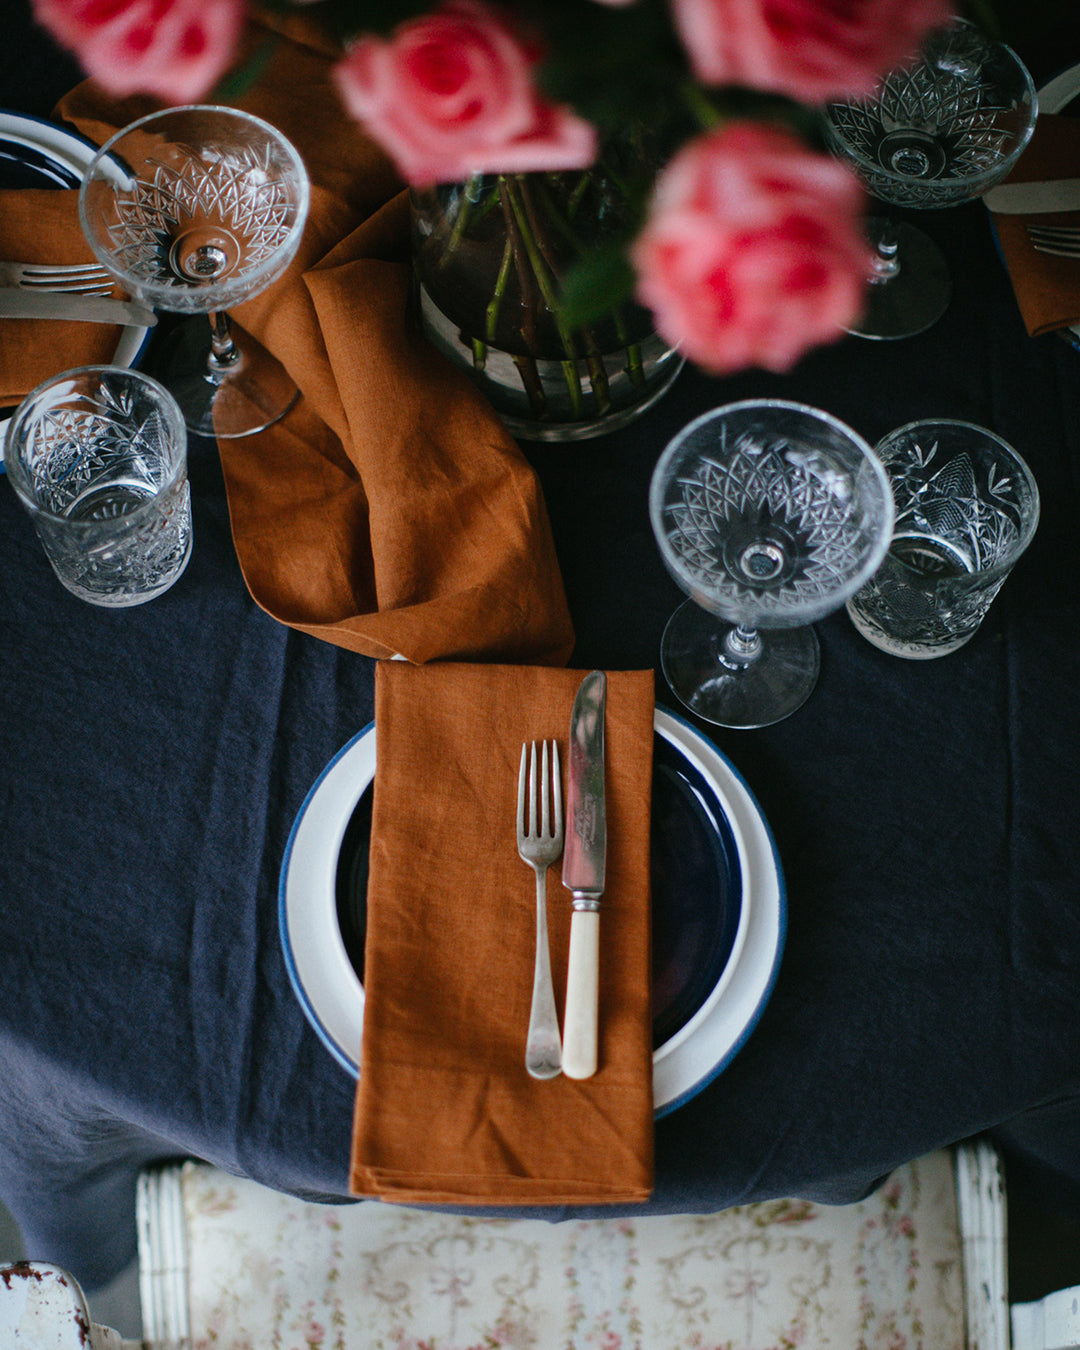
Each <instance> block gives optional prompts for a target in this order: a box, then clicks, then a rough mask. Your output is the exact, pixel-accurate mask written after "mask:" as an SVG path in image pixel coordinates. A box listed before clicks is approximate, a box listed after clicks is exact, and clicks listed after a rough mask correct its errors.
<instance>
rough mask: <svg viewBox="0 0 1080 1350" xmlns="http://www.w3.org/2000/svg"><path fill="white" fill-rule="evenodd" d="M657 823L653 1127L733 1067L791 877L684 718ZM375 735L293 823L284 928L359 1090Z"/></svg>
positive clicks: (743, 796)
mask: <svg viewBox="0 0 1080 1350" xmlns="http://www.w3.org/2000/svg"><path fill="white" fill-rule="evenodd" d="M655 737H656V740H655V747H654V766H653V822H652V838H651V848H652V905H653V1043H654V1052H653V1096H654V1101H655V1106H656V1114H657V1115H658V1116H662V1115H666V1114H667V1113H668V1112H670V1111H673V1110H675V1108H676V1107H678V1106H680V1105H682V1103H684V1102H685V1101H688V1100H689V1099H690V1098H691V1097H693V1096H694V1095H695V1094H696V1093H698V1092H700V1091H701V1089H702V1088H703V1087H704V1086H705V1085H706V1084H707V1083H708V1082H710V1081H711V1080H712V1079H713V1078H715V1077H716V1075H717V1074H718V1073H720V1072H721V1071H722V1070H723V1069H724V1068H725V1067H726V1065H727V1064H729V1063H730V1062H731V1060H732V1059H733V1058H734V1056H735V1055H736V1054H737V1053H738V1051H739V1050H740V1049H741V1047H742V1046H743V1045H744V1044H745V1042H746V1040H747V1038H748V1037H749V1035H750V1033H751V1032H752V1031H753V1029H754V1027H755V1026H756V1025H757V1022H758V1019H759V1017H760V1016H761V1013H762V1010H763V1009H764V1007H765V1004H766V1003H767V1001H768V998H769V995H770V993H771V992H772V987H773V983H774V981H775V979H776V973H777V969H778V967H779V964H780V955H781V951H782V949H783V942H784V930H785V897H784V883H783V876H782V872H781V869H780V862H779V859H778V857H777V853H776V848H775V845H774V842H773V838H772V834H771V832H770V830H769V827H768V824H767V822H766V821H765V818H764V816H763V815H762V813H761V810H760V808H759V807H758V805H757V803H756V801H755V800H754V798H753V796H752V795H751V793H750V790H749V789H748V787H747V786H746V784H745V782H744V781H743V779H742V778H741V777H740V775H739V774H738V773H737V772H736V770H735V769H734V768H733V767H732V765H731V763H730V762H729V761H728V760H727V758H726V757H725V756H724V755H722V754H721V752H720V751H719V750H718V749H717V748H716V746H714V745H713V744H712V743H711V742H710V741H709V740H707V739H706V738H705V737H704V736H702V735H701V733H700V732H698V731H697V730H696V729H695V728H694V727H692V726H691V725H690V724H689V723H688V722H686V721H684V720H683V719H682V718H680V717H678V716H676V715H674V714H673V713H670V712H667V711H665V710H661V709H658V710H657V712H656V719H655ZM375 760H376V746H375V728H374V725H370V726H368V727H365V729H364V730H363V731H361V732H360V733H359V734H358V735H357V736H355V737H354V738H353V739H352V740H351V741H350V742H349V743H348V745H346V746H345V747H344V749H343V750H341V751H340V753H339V754H338V755H337V756H336V757H335V758H334V759H333V760H332V761H331V762H330V764H328V765H327V767H326V769H325V770H324V771H323V773H322V775H321V776H320V777H319V779H318V781H317V782H316V783H315V785H314V787H313V788H312V790H311V792H310V793H309V794H308V797H307V799H306V800H305V802H304V804H303V806H302V807H301V809H300V812H299V814H298V815H297V818H296V821H295V823H294V825H293V829H292V833H291V835H290V837H289V843H288V847H287V849H286V854H285V859H284V863H283V866H282V873H281V885H280V892H279V922H280V928H281V940H282V946H283V948H284V953H285V961H286V965H287V967H288V971H289V978H290V980H291V981H292V985H293V989H294V990H295V992H296V995H297V998H298V999H299V1001H300V1005H301V1007H302V1008H303V1010H304V1013H305V1014H306V1016H307V1018H308V1020H309V1022H310V1023H311V1025H312V1027H313V1028H314V1030H315V1032H316V1034H317V1035H318V1036H319V1038H320V1039H321V1040H322V1042H323V1044H324V1045H325V1046H326V1048H327V1049H328V1050H329V1052H330V1053H331V1055H333V1057H334V1058H335V1059H336V1060H337V1062H338V1063H339V1064H340V1065H341V1066H342V1067H343V1068H344V1069H345V1070H346V1071H347V1072H349V1073H350V1074H352V1075H353V1076H354V1077H355V1076H357V1075H358V1074H359V1072H360V1063H359V1058H360V1044H361V1036H362V1032H363V1022H364V987H363V960H364V928H365V913H366V886H367V859H368V840H369V837H370V830H371V803H372V784H373V782H374V777H375Z"/></svg>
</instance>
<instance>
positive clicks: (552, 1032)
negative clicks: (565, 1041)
mask: <svg viewBox="0 0 1080 1350" xmlns="http://www.w3.org/2000/svg"><path fill="white" fill-rule="evenodd" d="M546 871H547V869H546V868H544V869H541V868H537V869H536V961H535V964H534V966H533V992H532V1011H531V1012H530V1014H529V1035H528V1039H527V1040H526V1042H525V1067H526V1069H527V1070H528V1071H529V1073H530V1074H532V1076H533V1077H534V1078H555V1077H556V1076H557V1075H558V1073H559V1071H560V1069H561V1067H562V1044H561V1042H560V1040H559V1015H558V1013H557V1012H556V1011H555V991H554V989H553V988H552V984H551V949H550V946H549V944H548V932H547V877H546Z"/></svg>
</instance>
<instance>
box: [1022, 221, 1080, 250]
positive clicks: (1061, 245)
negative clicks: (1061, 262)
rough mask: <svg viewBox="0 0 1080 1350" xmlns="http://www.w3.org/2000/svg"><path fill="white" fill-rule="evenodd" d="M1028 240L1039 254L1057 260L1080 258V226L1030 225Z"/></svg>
mask: <svg viewBox="0 0 1080 1350" xmlns="http://www.w3.org/2000/svg"><path fill="white" fill-rule="evenodd" d="M1027 232H1028V238H1029V239H1030V240H1031V242H1032V245H1033V246H1034V248H1035V249H1036V251H1037V252H1039V253H1049V254H1051V255H1052V256H1053V257H1057V258H1080V226H1076V225H1028V227H1027Z"/></svg>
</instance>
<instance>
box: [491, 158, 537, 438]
mask: <svg viewBox="0 0 1080 1350" xmlns="http://www.w3.org/2000/svg"><path fill="white" fill-rule="evenodd" d="M498 194H499V205H500V206H501V208H502V213H503V221H504V223H505V225H506V239H507V242H508V243H509V245H510V253H511V256H512V258H513V260H514V268H515V271H516V272H517V278H518V285H519V286H520V288H521V302H522V306H521V336H522V338H523V340H524V342H525V346H526V347H528V348H529V350H530V351H535V350H536V309H537V305H538V304H539V298H538V296H537V292H536V286H535V284H534V282H535V278H534V276H533V274H532V273H531V271H530V269H529V265H528V264H529V260H528V257H527V256H526V253H525V249H524V241H523V240H522V238H521V231H520V229H519V228H518V223H517V217H516V215H515V213H514V209H513V206H512V204H511V201H510V185H509V182H508V181H507V179H506V178H503V177H501V176H500V178H499V182H498ZM500 270H501V269H500ZM514 365H515V366H516V367H517V370H518V374H519V375H520V376H521V383H522V385H523V387H524V389H525V393H526V395H527V397H528V400H529V405H530V407H531V408H532V410H533V415H534V416H535V417H542V416H543V414H544V409H545V407H546V405H547V398H546V397H545V395H544V387H543V383H542V382H541V380H540V373H539V371H538V370H537V366H536V359H535V357H532V356H516V355H515V356H514Z"/></svg>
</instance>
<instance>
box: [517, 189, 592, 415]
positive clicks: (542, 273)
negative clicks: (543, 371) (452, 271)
mask: <svg viewBox="0 0 1080 1350" xmlns="http://www.w3.org/2000/svg"><path fill="white" fill-rule="evenodd" d="M503 182H504V184H505V187H506V199H507V201H508V203H509V206H510V211H511V213H512V214H513V217H514V222H515V225H516V227H517V235H518V237H519V238H520V240H521V243H522V244H523V246H524V248H525V253H526V256H527V258H528V261H529V264H530V266H531V268H532V274H533V276H534V277H535V278H536V283H537V285H538V286H539V287H540V293H541V295H542V296H543V298H544V303H545V304H546V305H547V307H548V309H549V310H550V311H551V313H552V316H553V318H554V320H555V327H556V328H557V329H558V333H559V340H560V342H561V343H562V345H563V351H564V352H565V353H566V357H567V359H566V360H564V361H561V362H560V365H561V366H562V370H563V378H564V379H565V380H566V389H567V393H568V394H569V395H570V403H571V406H572V408H573V411H574V415H575V417H581V416H583V414H584V396H583V394H582V389H581V377H580V376H579V375H578V370H577V362H576V360H575V352H574V337H573V334H572V333H571V331H570V329H569V328H567V326H566V324H565V323H564V322H563V320H562V318H561V317H560V315H559V304H558V296H557V294H556V287H555V280H554V278H553V277H552V275H551V273H550V271H549V270H548V267H547V263H546V261H545V260H544V257H543V255H542V253H541V251H540V245H539V244H538V243H537V239H536V235H535V234H534V233H533V230H532V227H531V225H530V222H529V218H528V213H527V212H526V210H525V206H524V203H523V202H522V200H521V195H520V193H521V189H522V187H523V184H522V180H521V178H520V176H515V177H514V178H513V179H510V178H506V179H504V180H503Z"/></svg>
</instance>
